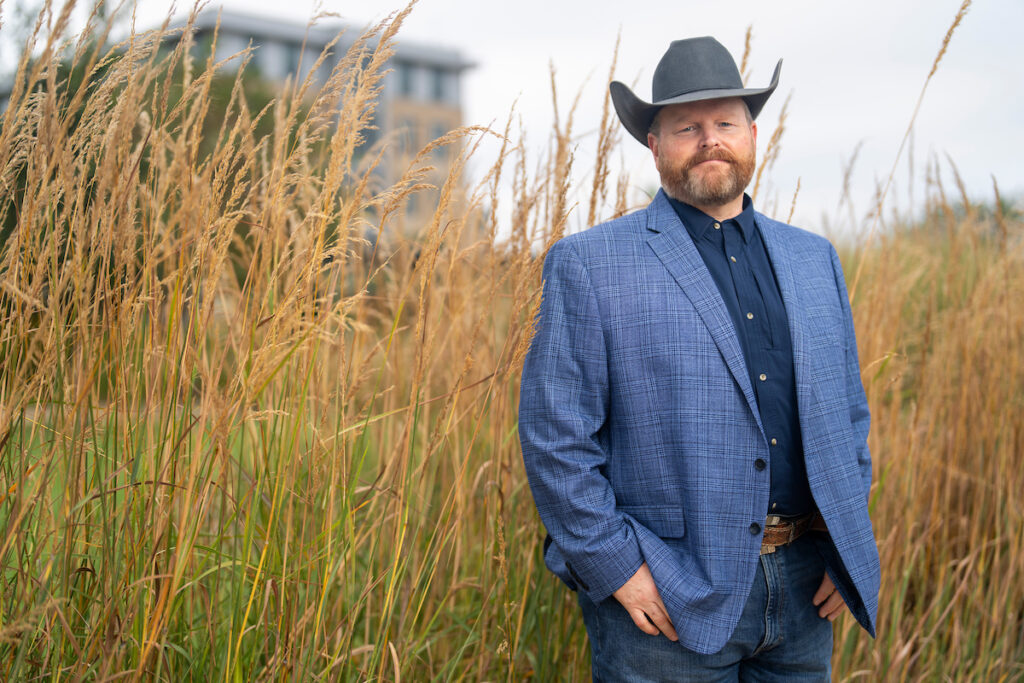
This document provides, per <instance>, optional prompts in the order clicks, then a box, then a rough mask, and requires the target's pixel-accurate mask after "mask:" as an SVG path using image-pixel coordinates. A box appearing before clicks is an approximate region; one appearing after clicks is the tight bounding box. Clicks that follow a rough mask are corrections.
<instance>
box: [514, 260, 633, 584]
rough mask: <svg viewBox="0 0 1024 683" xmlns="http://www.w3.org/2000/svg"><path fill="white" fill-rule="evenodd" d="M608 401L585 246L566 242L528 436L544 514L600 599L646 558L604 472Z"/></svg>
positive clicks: (551, 283)
mask: <svg viewBox="0 0 1024 683" xmlns="http://www.w3.org/2000/svg"><path fill="white" fill-rule="evenodd" d="M608 400H609V389H608V363H607V357H606V348H605V340H604V333H603V331H602V326H601V316H600V312H599V309H598V303H597V298H596V296H595V292H594V288H593V286H592V283H591V280H590V276H589V274H588V272H587V269H586V267H585V266H584V264H583V262H582V260H581V259H580V258H579V255H578V254H577V252H576V250H575V249H574V248H573V246H572V244H571V243H568V242H567V241H566V240H562V241H560V242H557V243H556V244H555V245H554V246H553V247H552V248H551V250H550V251H549V253H548V256H547V259H546V260H545V263H544V295H543V299H542V301H541V306H540V313H539V315H538V319H537V326H536V332H535V335H534V338H533V342H532V344H531V346H530V351H529V353H528V354H527V357H526V361H525V364H524V366H523V375H522V384H521V387H520V402H519V437H520V442H521V444H522V449H523V461H524V464H525V466H526V474H527V477H528V479H529V482H530V489H531V490H532V492H533V496H534V500H535V502H536V504H537V510H538V511H539V513H540V517H541V520H542V521H543V522H544V526H545V527H546V528H547V531H548V534H549V535H550V537H551V539H552V542H553V543H554V544H555V545H556V547H557V549H558V550H559V551H560V554H561V556H562V557H564V558H565V560H566V565H567V570H568V573H569V574H571V575H572V576H573V578H575V579H576V582H577V584H578V585H579V587H580V588H582V589H583V590H584V591H585V592H586V593H587V595H588V596H589V597H590V598H591V599H592V600H594V601H595V602H599V601H601V600H603V599H605V598H606V597H608V596H609V595H611V594H612V593H613V592H615V591H616V590H617V589H618V588H619V587H621V586H622V585H623V584H624V583H625V582H626V581H627V580H628V579H629V578H630V577H631V576H632V575H633V574H634V573H635V572H636V570H637V569H639V567H640V565H641V564H642V563H643V561H644V560H643V557H642V555H641V552H640V547H639V544H638V542H637V539H636V536H635V533H634V531H633V529H632V527H631V526H630V525H629V524H628V523H627V522H626V520H625V519H624V518H623V516H622V514H621V513H619V512H618V511H617V510H616V508H615V494H614V493H613V491H612V488H611V484H610V482H609V481H608V479H607V478H606V477H605V475H604V471H605V466H606V464H607V462H608V457H609V454H608V450H607V445H606V443H605V440H604V438H603V428H604V427H605V420H606V415H607V411H608ZM552 569H553V570H554V571H555V572H556V573H559V574H561V575H563V576H564V575H565V572H564V571H562V572H560V571H559V569H560V568H557V567H552Z"/></svg>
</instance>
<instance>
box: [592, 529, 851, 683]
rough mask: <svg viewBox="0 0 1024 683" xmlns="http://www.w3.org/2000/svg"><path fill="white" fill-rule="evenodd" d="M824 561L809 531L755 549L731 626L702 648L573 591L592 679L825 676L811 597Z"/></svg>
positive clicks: (820, 628) (826, 649)
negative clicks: (716, 647)
mask: <svg viewBox="0 0 1024 683" xmlns="http://www.w3.org/2000/svg"><path fill="white" fill-rule="evenodd" d="M824 575H825V563H824V560H822V558H821V555H820V554H819V553H818V551H817V549H816V548H815V546H814V541H813V540H812V539H811V538H810V534H805V535H804V536H803V537H801V538H798V539H797V540H796V541H794V542H793V543H791V544H789V545H787V546H782V547H780V548H778V549H777V550H776V551H775V552H774V553H771V554H769V555H762V556H761V561H760V563H759V564H758V567H757V574H756V575H755V577H754V583H753V586H752V587H751V590H750V597H749V598H747V602H746V605H745V606H744V608H743V614H742V616H741V617H740V621H739V624H738V625H737V626H736V630H735V632H734V633H733V634H732V637H731V638H730V639H729V642H727V643H726V644H725V647H723V648H722V649H721V650H720V651H719V652H716V653H714V654H711V655H702V654H698V653H696V652H693V651H692V650H688V649H686V648H685V647H683V646H682V645H680V644H679V643H674V642H672V641H670V640H669V639H668V638H666V637H665V636H663V635H658V636H650V635H647V634H646V633H644V632H643V631H641V630H640V629H638V628H637V627H636V625H635V624H634V623H633V620H632V619H631V618H630V617H629V614H628V613H627V612H626V610H625V609H624V608H623V607H622V605H620V604H619V603H618V601H617V600H615V598H608V599H607V600H604V601H602V602H601V603H600V604H597V605H595V604H594V603H593V602H591V601H590V600H589V599H588V598H586V597H585V596H583V595H580V600H579V602H580V607H581V608H582V609H583V621H584V623H585V624H586V627H587V635H588V636H589V638H590V653H591V660H590V661H591V665H592V667H593V675H594V680H595V681H602V682H603V683H612V682H622V683H641V682H647V681H650V682H651V683H654V682H657V683H662V682H665V681H716V682H717V681H758V682H760V681H768V682H771V681H828V680H829V679H830V677H831V662H830V660H831V656H832V624H831V622H829V621H828V620H827V619H822V618H821V617H819V616H818V608H816V607H815V606H814V604H813V603H812V602H811V597H812V596H813V595H814V592H815V591H816V590H817V589H818V586H819V585H820V584H821V579H822V577H823V576H824Z"/></svg>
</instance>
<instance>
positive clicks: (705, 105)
mask: <svg viewBox="0 0 1024 683" xmlns="http://www.w3.org/2000/svg"><path fill="white" fill-rule="evenodd" d="M743 108H744V104H743V100H742V99H741V98H739V97H719V98H716V99H711V100H700V101H698V102H680V103H678V104H667V105H665V106H664V107H662V108H661V110H660V111H659V112H658V114H659V115H660V116H661V117H662V118H670V119H680V118H685V117H687V116H704V115H708V114H725V115H734V116H743Z"/></svg>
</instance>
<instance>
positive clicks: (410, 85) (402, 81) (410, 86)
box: [396, 62, 415, 97]
mask: <svg viewBox="0 0 1024 683" xmlns="http://www.w3.org/2000/svg"><path fill="white" fill-rule="evenodd" d="M413 69H414V67H413V65H412V64H407V63H405V62H399V63H398V65H397V66H396V70H397V71H398V92H399V93H401V94H402V95H403V96H405V97H412V94H413V90H414V87H415V83H414V78H413V77H414V76H415V74H414V73H413Z"/></svg>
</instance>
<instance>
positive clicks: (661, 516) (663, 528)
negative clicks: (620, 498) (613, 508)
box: [618, 505, 686, 538]
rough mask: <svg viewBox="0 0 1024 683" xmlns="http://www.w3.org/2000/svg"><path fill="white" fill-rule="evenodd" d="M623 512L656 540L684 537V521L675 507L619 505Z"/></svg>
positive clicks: (680, 512)
mask: <svg viewBox="0 0 1024 683" xmlns="http://www.w3.org/2000/svg"><path fill="white" fill-rule="evenodd" d="M618 510H619V512H624V513H626V514H627V515H629V516H630V517H632V518H633V519H635V520H636V521H638V522H639V523H640V524H642V525H644V526H645V527H647V528H648V529H650V530H651V531H652V532H654V535H655V536H657V537H658V538H682V537H683V536H685V535H686V519H685V518H684V517H683V511H682V509H681V508H679V507H677V506H675V505H619V506H618Z"/></svg>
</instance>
